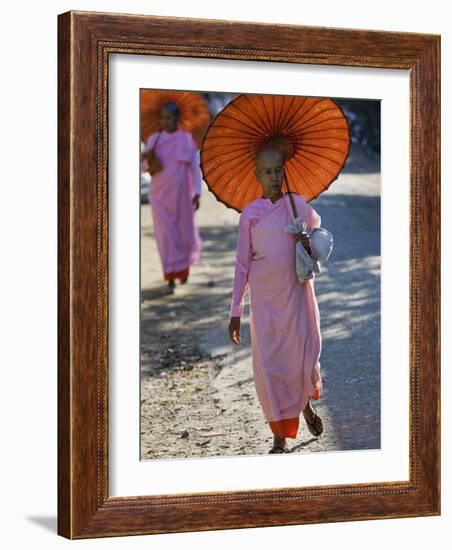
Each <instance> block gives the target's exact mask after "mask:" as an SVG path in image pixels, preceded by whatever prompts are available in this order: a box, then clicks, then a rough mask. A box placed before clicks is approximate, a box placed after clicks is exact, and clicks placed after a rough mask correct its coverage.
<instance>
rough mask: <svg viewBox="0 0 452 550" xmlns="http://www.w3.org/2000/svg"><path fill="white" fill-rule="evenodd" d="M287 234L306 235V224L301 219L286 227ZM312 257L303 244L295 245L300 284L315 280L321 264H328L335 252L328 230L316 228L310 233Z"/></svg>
mask: <svg viewBox="0 0 452 550" xmlns="http://www.w3.org/2000/svg"><path fill="white" fill-rule="evenodd" d="M286 231H287V233H294V234H296V233H306V232H307V225H306V222H302V221H301V219H300V218H295V219H294V221H293V222H292V223H291V224H290V225H288V226H287V227H286ZM309 238H310V245H311V255H309V254H308V252H307V251H306V249H305V248H304V246H303V245H302V244H301V242H299V241H297V243H296V245H295V259H296V272H297V278H298V280H299V281H300V283H304V282H305V281H308V280H309V279H313V278H314V277H315V274H318V273H320V262H326V261H327V260H328V258H329V256H330V254H331V251H332V250H333V236H332V235H331V233H330V232H329V231H327V230H326V229H323V228H320V227H316V228H314V229H313V230H312V231H310V232H309Z"/></svg>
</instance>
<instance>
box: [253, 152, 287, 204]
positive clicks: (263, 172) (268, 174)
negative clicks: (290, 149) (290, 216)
mask: <svg viewBox="0 0 452 550" xmlns="http://www.w3.org/2000/svg"><path fill="white" fill-rule="evenodd" d="M256 178H257V180H258V182H259V183H260V184H261V186H262V189H263V190H264V197H266V198H268V199H273V198H277V197H279V196H280V195H281V187H282V184H283V181H284V160H283V156H282V154H281V153H280V152H279V151H274V150H273V151H272V150H270V151H263V152H262V153H260V154H259V155H258V156H257V157H256Z"/></svg>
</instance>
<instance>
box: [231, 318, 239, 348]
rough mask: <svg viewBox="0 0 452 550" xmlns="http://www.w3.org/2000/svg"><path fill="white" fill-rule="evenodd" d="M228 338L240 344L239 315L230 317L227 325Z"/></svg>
mask: <svg viewBox="0 0 452 550" xmlns="http://www.w3.org/2000/svg"><path fill="white" fill-rule="evenodd" d="M228 332H229V338H230V339H231V341H232V342H233V343H234V344H237V345H239V344H240V317H231V320H230V322H229V326H228Z"/></svg>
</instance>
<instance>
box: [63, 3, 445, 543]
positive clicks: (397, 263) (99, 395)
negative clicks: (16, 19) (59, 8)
mask: <svg viewBox="0 0 452 550" xmlns="http://www.w3.org/2000/svg"><path fill="white" fill-rule="evenodd" d="M439 48H440V38H439V37H438V36H433V35H427V34H414V33H413V34H412V33H394V32H383V31H366V30H348V29H330V28H322V27H303V26H293V25H267V24H257V23H244V22H234V23H231V22H226V21H214V20H195V19H192V20H190V19H182V18H166V17H152V16H134V15H122V14H101V13H89V12H69V13H65V14H63V15H60V16H59V126H58V132H59V139H58V143H59V167H58V168H59V175H58V197H59V199H58V200H59V202H58V208H59V218H58V219H59V222H58V223H59V244H58V254H59V263H58V265H59V273H58V275H59V282H58V292H59V334H58V336H59V347H58V354H59V356H58V357H59V372H58V382H59V385H58V397H59V426H58V441H59V471H58V481H59V485H58V487H59V510H58V530H59V533H60V534H61V535H63V536H65V537H68V538H89V537H103V536H117V535H118V536H119V535H128V534H151V533H165V532H177V531H199V530H214V529H233V528H241V527H258V526H271V525H291V524H302V523H315V522H316V523H319V522H334V521H352V520H359V519H378V518H392V517H408V516H422V515H435V514H436V515H437V514H439V513H440V495H439V491H440V484H439V479H440V440H439V434H440V431H439V430H440V419H439V411H440V408H439V395H440V373H439V319H440V306H439V297H440V295H439V273H440V259H439V250H440V248H439V245H440V234H439V231H440V223H439V219H440V185H439V184H440V173H439V151H440V147H439V85H440V84H439V77H440V75H439V55H440V54H439ZM303 223H304V225H303ZM291 227H292V229H290V228H291ZM291 231H292V232H293V234H291ZM320 234H321V236H320ZM294 235H295V236H296V237H294ZM331 235H332V237H331ZM318 239H320V241H319V240H318ZM322 239H323V241H322ZM325 239H329V241H328V240H325ZM320 242H322V243H323V244H322V245H320V244H318V243H320ZM327 242H328V243H329V249H328V251H327V253H324V254H323V255H322V254H321V253H320V246H326V245H325V243H327ZM333 242H334V244H332V243H333ZM314 281H315V283H314Z"/></svg>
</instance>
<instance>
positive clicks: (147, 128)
mask: <svg viewBox="0 0 452 550" xmlns="http://www.w3.org/2000/svg"><path fill="white" fill-rule="evenodd" d="M169 101H171V102H173V103H176V104H177V106H178V107H179V109H180V119H179V128H180V129H181V130H185V131H187V132H191V133H192V135H193V138H194V139H195V141H196V143H197V145H198V147H200V146H201V142H202V138H203V137H204V134H205V132H206V130H207V127H208V125H209V122H210V114H209V109H208V107H207V103H206V101H205V100H204V98H203V96H202V95H201V94H198V93H196V92H177V91H168V90H141V95H140V112H141V124H140V126H141V139H142V140H143V141H147V139H148V138H149V136H150V135H151V134H153V133H154V132H158V131H159V130H160V129H161V128H160V110H161V108H162V106H163V105H164V104H165V103H168V102H169Z"/></svg>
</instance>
